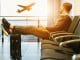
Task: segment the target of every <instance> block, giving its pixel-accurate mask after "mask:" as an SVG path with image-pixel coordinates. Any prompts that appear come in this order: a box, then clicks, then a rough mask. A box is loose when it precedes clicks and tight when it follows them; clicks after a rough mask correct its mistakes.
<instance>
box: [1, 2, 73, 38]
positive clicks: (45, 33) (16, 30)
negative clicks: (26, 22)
mask: <svg viewBox="0 0 80 60" xmlns="http://www.w3.org/2000/svg"><path fill="white" fill-rule="evenodd" d="M71 8H72V4H70V3H64V4H63V6H62V9H61V11H60V15H59V17H58V19H56V23H55V25H54V26H53V27H35V26H14V25H12V24H10V23H9V22H8V21H7V20H6V19H5V18H3V19H2V26H3V28H4V29H5V30H6V31H7V33H8V34H12V33H13V34H23V35H28V34H31V35H35V36H37V37H39V38H43V39H49V37H50V33H51V32H56V31H67V30H68V28H69V26H70V24H71V22H72V21H71V18H70V17H69V15H68V14H69V12H70V10H71Z"/></svg>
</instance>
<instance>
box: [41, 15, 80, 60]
mask: <svg viewBox="0 0 80 60" xmlns="http://www.w3.org/2000/svg"><path fill="white" fill-rule="evenodd" d="M79 21H80V17H79V16H74V18H73V22H72V23H71V26H70V28H69V29H68V31H67V32H65V31H57V32H52V33H51V34H50V39H49V40H41V43H42V44H41V60H72V59H73V58H74V57H75V56H76V57H75V58H74V59H78V60H80V59H79V54H78V53H79V50H80V49H79V46H80V35H77V34H79V33H78V32H79V31H80V28H79V26H80V25H79V24H80V23H79ZM77 30H78V31H77ZM75 54H76V55H75ZM77 54H78V55H77ZM72 56H73V58H72Z"/></svg>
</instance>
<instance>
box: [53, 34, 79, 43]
mask: <svg viewBox="0 0 80 60" xmlns="http://www.w3.org/2000/svg"><path fill="white" fill-rule="evenodd" d="M72 39H80V36H79V35H64V36H58V37H55V38H54V41H55V42H57V43H60V42H64V41H69V40H72Z"/></svg>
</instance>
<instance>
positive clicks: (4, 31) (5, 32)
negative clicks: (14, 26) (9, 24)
mask: <svg viewBox="0 0 80 60" xmlns="http://www.w3.org/2000/svg"><path fill="white" fill-rule="evenodd" d="M2 30H3V33H4V34H5V35H6V36H8V35H9V34H8V33H7V31H6V30H5V29H4V27H3V26H2Z"/></svg>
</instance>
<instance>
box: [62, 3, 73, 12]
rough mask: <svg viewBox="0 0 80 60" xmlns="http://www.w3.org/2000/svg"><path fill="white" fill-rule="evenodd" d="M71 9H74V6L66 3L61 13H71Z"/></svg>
mask: <svg viewBox="0 0 80 60" xmlns="http://www.w3.org/2000/svg"><path fill="white" fill-rule="evenodd" d="M71 9H72V4H71V3H68V2H66V3H63V5H62V10H61V12H64V11H65V12H67V13H69V12H70V10H71Z"/></svg>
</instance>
